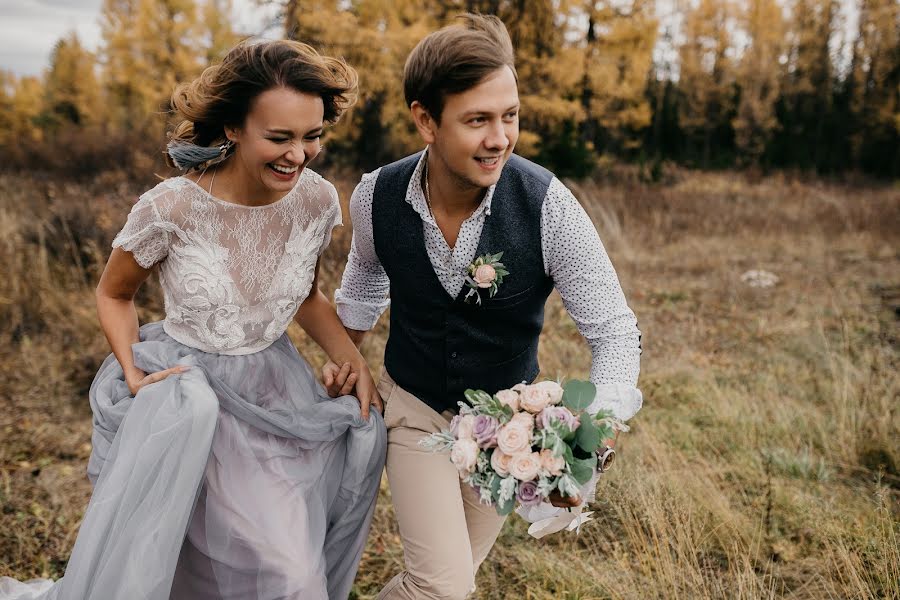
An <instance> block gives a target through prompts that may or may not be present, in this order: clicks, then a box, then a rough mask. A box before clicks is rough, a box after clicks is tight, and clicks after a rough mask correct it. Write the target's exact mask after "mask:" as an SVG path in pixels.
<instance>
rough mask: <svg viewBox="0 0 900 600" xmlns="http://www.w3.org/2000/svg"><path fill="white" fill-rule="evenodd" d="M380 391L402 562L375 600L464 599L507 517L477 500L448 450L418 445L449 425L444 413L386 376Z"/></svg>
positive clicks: (384, 375) (447, 412)
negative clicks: (458, 472) (431, 448)
mask: <svg viewBox="0 0 900 600" xmlns="http://www.w3.org/2000/svg"><path fill="white" fill-rule="evenodd" d="M378 392H379V393H380V394H381V397H382V399H383V400H384V402H385V411H384V423H385V425H386V426H387V431H388V450H387V463H386V469H387V476H388V483H389V484H390V488H391V498H392V500H393V504H394V512H395V513H396V515H397V522H398V524H399V526H400V538H401V540H402V542H403V555H404V561H405V564H406V569H405V570H404V571H402V572H400V573H398V574H397V575H396V576H395V577H394V578H393V579H391V580H390V581H389V582H388V584H387V585H386V586H385V587H384V589H383V590H381V593H380V594H378V600H401V599H402V600H422V599H426V598H431V599H438V598H440V599H447V600H456V599H459V600H462V599H464V598H466V597H468V595H469V594H470V593H472V591H473V590H474V589H475V573H476V571H478V567H479V566H480V565H481V563H482V561H484V559H485V557H487V554H488V552H489V551H490V549H491V547H492V546H493V545H494V542H495V541H496V539H497V536H498V535H499V534H500V528H501V527H502V526H503V522H504V520H505V517H501V516H499V515H498V514H497V512H496V510H495V509H494V507H492V506H486V505H484V504H481V503H479V501H478V495H477V494H476V493H475V491H474V490H472V488H471V487H470V486H469V485H468V484H465V483H463V482H461V481H460V480H459V475H458V474H457V471H456V468H455V467H454V466H453V465H452V464H451V463H450V459H449V457H448V456H447V454H446V453H440V452H439V453H434V452H431V451H429V450H426V449H425V448H423V447H422V446H420V445H419V441H420V440H421V439H422V438H424V437H425V436H427V435H428V434H431V433H436V432H438V431H440V430H442V429H446V428H447V427H448V426H449V424H450V418H451V417H452V414H451V413H450V412H449V411H446V412H444V413H443V414H438V413H437V412H435V411H434V410H433V409H432V408H430V407H429V406H428V405H426V404H425V403H424V402H422V401H421V400H419V399H418V398H416V397H415V396H413V395H412V394H410V393H409V392H407V391H406V390H404V389H403V388H401V387H400V386H399V385H397V384H396V383H395V382H394V380H393V379H391V377H390V376H389V375H388V373H387V372H386V371H382V373H381V382H380V383H379V384H378Z"/></svg>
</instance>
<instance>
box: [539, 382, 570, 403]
mask: <svg viewBox="0 0 900 600" xmlns="http://www.w3.org/2000/svg"><path fill="white" fill-rule="evenodd" d="M532 387H536V388H538V389H541V390H543V391H544V392H546V394H547V396H548V397H549V398H550V404H559V403H560V402H562V397H563V389H562V386H561V385H559V384H558V383H556V382H555V381H541V382H540V383H536V384H534V386H532Z"/></svg>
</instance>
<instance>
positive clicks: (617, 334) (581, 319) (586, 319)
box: [541, 179, 643, 421]
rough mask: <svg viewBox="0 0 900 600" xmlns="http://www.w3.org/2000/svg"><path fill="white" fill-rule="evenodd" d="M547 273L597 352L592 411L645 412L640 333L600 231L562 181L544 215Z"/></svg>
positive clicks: (556, 185)
mask: <svg viewBox="0 0 900 600" xmlns="http://www.w3.org/2000/svg"><path fill="white" fill-rule="evenodd" d="M541 239H542V244H543V249H544V263H545V264H544V267H545V269H546V272H547V274H548V275H549V276H550V277H552V278H553V282H554V285H555V286H556V289H557V290H558V291H559V293H560V296H562V300H563V304H564V305H565V307H566V310H567V311H568V313H569V315H571V316H572V319H573V320H574V321H575V324H576V325H577V327H578V331H579V332H580V333H581V335H583V336H584V338H585V339H586V340H587V342H588V345H589V346H590V348H591V358H592V360H591V375H590V379H591V382H592V383H594V385H596V386H597V396H596V397H595V399H594V402H593V403H592V405H591V406H590V407H589V408H588V410H589V411H590V412H592V413H596V411H598V410H601V409H605V410H611V411H612V412H613V414H614V415H615V416H616V417H617V418H619V419H622V420H623V421H624V420H627V419H630V418H631V417H633V416H634V415H635V413H637V411H638V410H640V408H641V404H642V402H643V399H642V396H641V392H640V391H639V390H638V389H637V387H636V385H637V379H638V374H639V372H640V355H641V346H640V331H638V328H637V320H636V319H635V316H634V313H633V312H632V310H631V309H630V308H629V307H628V303H627V302H626V301H625V294H624V293H623V292H622V286H621V285H620V284H619V278H618V276H617V275H616V271H615V269H614V268H613V266H612V263H611V262H610V260H609V256H608V255H607V253H606V249H605V248H604V247H603V243H602V242H601V241H600V236H599V235H597V230H596V228H595V227H594V224H593V223H592V222H591V220H590V217H588V215H587V213H586V212H585V211H584V209H583V208H582V206H581V205H580V204H579V203H578V200H576V199H575V196H573V195H572V192H570V191H569V189H568V188H566V187H565V186H564V185H563V184H562V183H561V182H560V181H559V180H558V179H554V180H553V181H552V182H551V184H550V188H549V189H548V191H547V198H546V199H545V201H544V207H543V211H542V213H541Z"/></svg>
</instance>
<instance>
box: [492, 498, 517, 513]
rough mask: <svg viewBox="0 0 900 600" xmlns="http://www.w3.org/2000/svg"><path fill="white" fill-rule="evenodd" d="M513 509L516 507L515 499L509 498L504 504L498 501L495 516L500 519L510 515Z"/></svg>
mask: <svg viewBox="0 0 900 600" xmlns="http://www.w3.org/2000/svg"><path fill="white" fill-rule="evenodd" d="M515 507H516V498H515V497H512V498H510V499H509V500H507V501H506V502H500V501H499V500H498V501H497V514H498V515H500V516H501V517H505V516H506V515H508V514H509V513H511V512H512V511H513V509H514V508H515Z"/></svg>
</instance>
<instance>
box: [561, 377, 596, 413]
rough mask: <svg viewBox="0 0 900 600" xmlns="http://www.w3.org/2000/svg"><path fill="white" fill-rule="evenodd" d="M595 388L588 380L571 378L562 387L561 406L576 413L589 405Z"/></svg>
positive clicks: (594, 393)
mask: <svg viewBox="0 0 900 600" xmlns="http://www.w3.org/2000/svg"><path fill="white" fill-rule="evenodd" d="M596 394H597V388H596V386H594V384H593V383H591V382H590V381H581V380H578V379H573V380H572V381H570V382H568V383H567V384H566V385H565V387H564V388H563V406H565V407H566V408H568V409H569V410H571V411H572V412H573V413H575V414H578V413H580V412H582V411H583V410H584V409H586V408H587V407H588V406H590V405H591V402H593V401H594V396H595V395H596Z"/></svg>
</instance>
